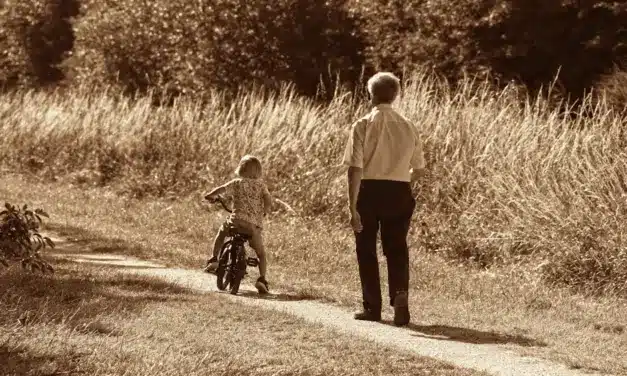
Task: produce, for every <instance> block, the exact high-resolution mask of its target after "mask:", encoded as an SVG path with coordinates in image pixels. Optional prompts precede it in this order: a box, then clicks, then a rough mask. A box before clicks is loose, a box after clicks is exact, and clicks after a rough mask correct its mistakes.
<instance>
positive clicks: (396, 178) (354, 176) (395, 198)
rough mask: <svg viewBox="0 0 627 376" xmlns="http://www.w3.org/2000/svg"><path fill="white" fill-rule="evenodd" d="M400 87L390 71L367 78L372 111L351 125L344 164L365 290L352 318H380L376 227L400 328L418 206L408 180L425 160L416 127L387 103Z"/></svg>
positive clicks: (407, 316) (404, 314)
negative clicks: (412, 226)
mask: <svg viewBox="0 0 627 376" xmlns="http://www.w3.org/2000/svg"><path fill="white" fill-rule="evenodd" d="M399 91H400V80H399V79H398V78H397V77H396V76H394V75H393V74H391V73H388V72H380V73H377V74H376V75H374V76H373V77H372V78H370V79H369V80H368V93H369V94H370V97H371V103H372V105H373V109H372V111H371V112H370V113H369V114H368V115H366V116H364V117H363V118H361V119H359V120H358V121H356V122H355V123H354V124H353V125H352V129H351V132H350V137H349V140H348V143H347V145H346V150H345V154H344V159H343V162H344V164H345V165H347V166H348V196H349V205H350V206H349V207H350V224H351V227H352V229H353V231H354V233H355V240H356V248H357V262H358V264H359V277H360V279H361V288H362V294H363V308H364V309H363V311H362V312H359V313H357V314H355V319H357V320H367V321H380V320H381V306H382V303H381V285H380V279H379V263H378V260H377V233H378V232H379V229H380V230H381V242H382V246H383V254H384V255H385V256H386V258H387V262H388V283H389V295H390V305H391V306H393V307H394V324H395V325H398V326H403V325H407V324H408V323H409V320H410V314H409V307H408V290H409V251H408V248H407V234H408V232H409V225H410V222H411V217H412V215H413V212H414V208H415V206H416V201H415V199H414V197H413V195H412V191H411V186H410V182H411V181H412V180H414V179H416V178H417V177H418V176H420V175H422V173H423V171H424V167H425V161H424V155H423V150H422V142H421V139H420V135H419V134H418V131H417V129H416V127H415V126H414V125H413V124H412V123H411V122H410V121H408V120H407V119H406V118H405V117H403V116H402V115H400V114H399V113H398V112H396V111H395V110H394V109H393V108H392V106H391V104H392V102H394V100H395V99H396V97H397V96H398V94H399Z"/></svg>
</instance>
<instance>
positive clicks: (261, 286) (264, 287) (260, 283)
mask: <svg viewBox="0 0 627 376" xmlns="http://www.w3.org/2000/svg"><path fill="white" fill-rule="evenodd" d="M255 287H256V288H257V291H258V292H259V293H260V294H267V293H268V292H269V291H270V288H269V287H268V281H266V279H265V278H264V277H259V278H258V279H257V282H255Z"/></svg>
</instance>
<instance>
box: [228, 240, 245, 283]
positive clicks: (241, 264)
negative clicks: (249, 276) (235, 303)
mask: <svg viewBox="0 0 627 376" xmlns="http://www.w3.org/2000/svg"><path fill="white" fill-rule="evenodd" d="M233 254H234V255H235V256H236V262H235V263H234V264H235V268H233V274H232V279H231V294H232V295H237V293H238V291H239V286H240V284H241V283H242V279H244V275H246V250H245V249H244V248H243V246H241V248H240V247H238V249H236V250H235V251H234V252H233Z"/></svg>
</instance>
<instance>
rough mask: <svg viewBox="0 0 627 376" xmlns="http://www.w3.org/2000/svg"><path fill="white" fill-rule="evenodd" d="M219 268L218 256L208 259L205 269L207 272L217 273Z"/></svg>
mask: <svg viewBox="0 0 627 376" xmlns="http://www.w3.org/2000/svg"><path fill="white" fill-rule="evenodd" d="M217 269H218V258H217V257H215V256H212V257H211V258H210V259H209V260H207V263H206V264H205V267H204V269H203V271H204V272H205V273H215V271H216V270H217Z"/></svg>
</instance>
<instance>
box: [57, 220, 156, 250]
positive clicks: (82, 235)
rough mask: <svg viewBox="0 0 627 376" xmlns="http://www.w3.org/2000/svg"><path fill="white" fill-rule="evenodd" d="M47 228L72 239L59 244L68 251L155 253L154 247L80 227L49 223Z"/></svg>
mask: <svg viewBox="0 0 627 376" xmlns="http://www.w3.org/2000/svg"><path fill="white" fill-rule="evenodd" d="M45 230H48V231H52V232H55V233H57V234H58V235H59V236H61V237H66V238H68V239H70V240H69V241H64V242H61V243H59V244H58V246H64V247H63V248H64V252H67V253H86V251H88V252H90V253H104V254H124V255H130V256H136V257H150V256H152V255H153V254H154V251H153V250H152V249H149V248H146V247H143V246H141V245H138V244H135V243H131V242H128V241H126V240H124V239H119V238H111V237H105V236H101V235H98V234H95V233H93V232H91V231H88V230H85V229H83V228H80V227H75V226H69V225H61V224H58V223H48V224H46V227H45Z"/></svg>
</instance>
